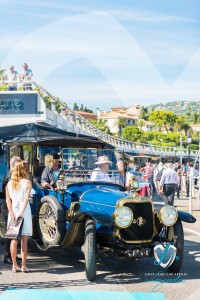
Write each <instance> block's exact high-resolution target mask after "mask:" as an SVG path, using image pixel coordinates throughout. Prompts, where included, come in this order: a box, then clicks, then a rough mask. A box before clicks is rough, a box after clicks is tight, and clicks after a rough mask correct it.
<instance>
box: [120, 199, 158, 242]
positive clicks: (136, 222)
mask: <svg viewBox="0 0 200 300" xmlns="http://www.w3.org/2000/svg"><path fill="white" fill-rule="evenodd" d="M124 206H127V207H129V208H130V209H131V210H132V212H133V218H134V219H133V223H132V224H131V226H130V227H128V228H125V229H120V234H121V237H122V239H123V240H125V241H127V242H128V241H147V240H150V239H151V238H152V236H153V233H154V222H153V218H154V216H153V212H152V204H151V203H149V202H140V203H138V202H134V203H133V202H129V203H125V204H124Z"/></svg>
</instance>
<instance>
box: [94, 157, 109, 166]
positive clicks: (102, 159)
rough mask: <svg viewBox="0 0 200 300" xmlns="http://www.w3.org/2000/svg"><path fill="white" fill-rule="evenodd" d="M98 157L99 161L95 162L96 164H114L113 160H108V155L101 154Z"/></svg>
mask: <svg viewBox="0 0 200 300" xmlns="http://www.w3.org/2000/svg"><path fill="white" fill-rule="evenodd" d="M97 159H98V160H97V162H95V163H94V164H95V165H101V164H112V162H111V161H110V160H108V156H105V155H103V156H99V157H98V158H97Z"/></svg>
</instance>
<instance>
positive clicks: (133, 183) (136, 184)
mask: <svg viewBox="0 0 200 300" xmlns="http://www.w3.org/2000/svg"><path fill="white" fill-rule="evenodd" d="M138 188H139V182H138V180H133V181H132V189H138Z"/></svg>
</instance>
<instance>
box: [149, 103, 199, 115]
mask: <svg viewBox="0 0 200 300" xmlns="http://www.w3.org/2000/svg"><path fill="white" fill-rule="evenodd" d="M146 108H147V110H148V112H151V111H153V110H160V109H162V110H169V111H173V112H174V113H175V114H176V115H181V114H186V113H187V112H191V113H192V112H199V109H200V101H172V102H166V103H158V104H153V105H149V106H146Z"/></svg>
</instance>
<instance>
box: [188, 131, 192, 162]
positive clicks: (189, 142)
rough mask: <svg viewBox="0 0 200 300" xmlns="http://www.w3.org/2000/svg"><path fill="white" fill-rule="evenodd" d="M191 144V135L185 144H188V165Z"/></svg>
mask: <svg viewBox="0 0 200 300" xmlns="http://www.w3.org/2000/svg"><path fill="white" fill-rule="evenodd" d="M191 142H192V135H191V134H188V136H187V143H188V162H189V163H190V144H191Z"/></svg>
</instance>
